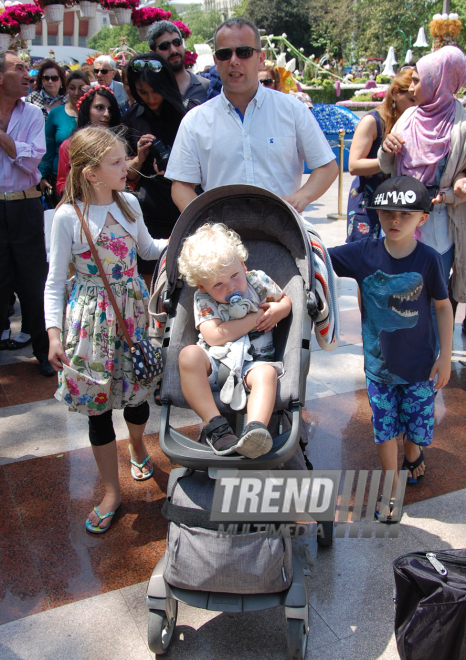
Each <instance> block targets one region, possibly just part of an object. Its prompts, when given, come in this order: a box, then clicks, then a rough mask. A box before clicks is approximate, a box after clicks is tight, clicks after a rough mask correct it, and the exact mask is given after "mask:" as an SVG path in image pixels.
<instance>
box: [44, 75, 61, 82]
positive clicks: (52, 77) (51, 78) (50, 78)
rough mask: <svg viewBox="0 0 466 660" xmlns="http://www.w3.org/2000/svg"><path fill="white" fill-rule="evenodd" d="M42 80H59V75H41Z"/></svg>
mask: <svg viewBox="0 0 466 660" xmlns="http://www.w3.org/2000/svg"><path fill="white" fill-rule="evenodd" d="M42 80H45V82H49V81H50V80H51V81H52V82H57V80H60V76H42Z"/></svg>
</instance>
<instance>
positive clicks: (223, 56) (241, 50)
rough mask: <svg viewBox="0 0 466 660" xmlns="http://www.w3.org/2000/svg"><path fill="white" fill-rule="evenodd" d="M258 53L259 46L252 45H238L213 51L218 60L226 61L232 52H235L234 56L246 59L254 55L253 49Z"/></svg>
mask: <svg viewBox="0 0 466 660" xmlns="http://www.w3.org/2000/svg"><path fill="white" fill-rule="evenodd" d="M255 50H256V51H257V52H258V53H260V48H253V47H252V46H238V48H220V49H219V50H216V51H215V57H216V58H217V59H218V61H219V62H226V61H227V60H231V58H232V57H233V53H236V57H239V59H240V60H248V59H249V58H250V57H252V56H253V55H254V51H255Z"/></svg>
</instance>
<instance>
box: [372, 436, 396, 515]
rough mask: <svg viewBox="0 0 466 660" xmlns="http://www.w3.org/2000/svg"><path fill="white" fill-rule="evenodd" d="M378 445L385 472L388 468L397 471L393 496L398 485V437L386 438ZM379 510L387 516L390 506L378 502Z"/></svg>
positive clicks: (385, 472)
mask: <svg viewBox="0 0 466 660" xmlns="http://www.w3.org/2000/svg"><path fill="white" fill-rule="evenodd" d="M376 447H377V453H378V454H379V459H380V463H381V464H382V469H383V472H384V474H387V470H393V471H394V472H395V477H394V479H393V488H392V494H391V497H392V498H393V497H395V495H396V486H397V484H398V445H397V439H396V437H395V438H391V439H390V440H386V441H385V442H382V443H380V444H377V445H376ZM377 511H378V512H379V513H381V514H382V515H384V516H386V515H387V514H388V506H387V505H386V504H382V503H381V502H378V503H377Z"/></svg>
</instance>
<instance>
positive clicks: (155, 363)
mask: <svg viewBox="0 0 466 660" xmlns="http://www.w3.org/2000/svg"><path fill="white" fill-rule="evenodd" d="M74 209H75V211H76V213H77V214H78V218H79V219H80V221H81V226H82V228H83V230H84V233H85V234H86V239H87V242H88V243H89V247H90V250H91V252H92V256H93V257H94V261H95V263H96V266H97V268H98V270H99V273H100V277H101V278H102V280H103V283H104V285H105V289H106V290H107V294H108V297H109V300H110V302H111V304H112V307H113V311H114V312H115V316H116V317H117V321H118V324H119V327H120V331H121V332H122V333H123V335H124V337H125V339H126V342H127V344H128V346H129V350H130V352H131V358H132V361H133V371H134V375H135V377H136V380H151V379H152V378H155V377H156V376H160V377H162V374H163V362H162V355H161V353H160V351H159V350H157V349H155V348H154V347H153V346H152V344H151V342H150V339H141V340H140V341H137V342H133V340H132V339H131V337H130V336H129V332H128V330H127V328H126V323H125V322H124V320H123V317H122V316H121V313H120V310H119V309H118V305H117V302H116V300H115V296H114V295H113V291H112V289H111V287H110V284H109V282H108V279H107V276H106V275H105V271H104V269H103V266H102V262H101V261H100V258H99V255H98V254H97V250H96V249H95V245H94V241H93V240H92V237H91V233H90V231H89V228H88V226H87V224H86V222H85V221H84V218H83V214H82V213H81V210H80V208H79V206H77V205H76V204H74Z"/></svg>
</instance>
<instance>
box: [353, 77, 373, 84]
mask: <svg viewBox="0 0 466 660" xmlns="http://www.w3.org/2000/svg"><path fill="white" fill-rule="evenodd" d="M368 80H369V78H355V79H354V80H353V82H354V83H357V84H359V85H364V84H365V83H366V82H367V81H368Z"/></svg>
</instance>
